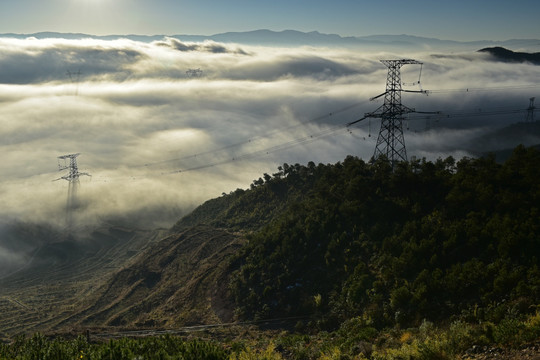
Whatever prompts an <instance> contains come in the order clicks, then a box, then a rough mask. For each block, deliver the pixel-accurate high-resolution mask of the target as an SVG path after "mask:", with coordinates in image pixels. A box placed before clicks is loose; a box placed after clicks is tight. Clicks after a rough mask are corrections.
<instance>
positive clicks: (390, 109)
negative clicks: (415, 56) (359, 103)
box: [347, 59, 438, 168]
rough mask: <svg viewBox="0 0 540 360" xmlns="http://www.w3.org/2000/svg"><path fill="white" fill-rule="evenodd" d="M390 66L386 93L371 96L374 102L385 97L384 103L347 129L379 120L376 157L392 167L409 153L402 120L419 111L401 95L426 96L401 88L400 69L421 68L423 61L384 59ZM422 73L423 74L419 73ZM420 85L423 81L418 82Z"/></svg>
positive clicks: (425, 92) (405, 158)
mask: <svg viewBox="0 0 540 360" xmlns="http://www.w3.org/2000/svg"><path fill="white" fill-rule="evenodd" d="M381 62H382V63H383V64H384V65H386V66H387V67H388V75H387V77H386V91H385V92H383V93H382V94H380V95H377V96H375V97H372V98H371V99H370V100H375V99H378V98H380V97H381V96H384V103H383V105H381V106H380V107H379V108H378V109H376V110H375V111H373V112H370V113H366V114H364V117H363V118H362V119H359V120H356V121H353V122H351V123H349V124H348V125H347V126H350V125H353V124H355V123H357V122H359V121H362V120H364V119H366V118H380V119H381V129H380V130H379V136H378V138H377V144H376V145H375V152H374V154H373V157H374V158H378V157H380V156H381V155H384V156H386V158H387V159H388V160H389V161H390V162H391V163H392V168H393V167H394V165H395V163H396V162H398V161H407V150H406V148H405V138H404V136H403V120H404V115H405V114H408V113H412V112H418V111H416V110H414V109H412V108H408V107H406V106H405V105H403V104H402V103H401V92H402V91H404V92H414V93H422V94H427V93H428V92H427V91H426V90H416V91H415V90H403V89H402V88H401V85H402V83H401V67H402V66H403V65H408V64H418V65H422V63H421V62H420V61H417V60H412V59H401V60H381ZM420 74H421V73H420ZM415 84H418V85H420V78H419V79H418V82H417V83H415ZM421 113H423V114H437V113H438V112H421Z"/></svg>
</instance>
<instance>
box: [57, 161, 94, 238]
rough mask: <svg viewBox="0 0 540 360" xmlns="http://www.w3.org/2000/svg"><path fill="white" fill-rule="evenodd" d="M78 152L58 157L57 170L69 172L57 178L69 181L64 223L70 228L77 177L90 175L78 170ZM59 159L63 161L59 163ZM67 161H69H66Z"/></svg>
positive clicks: (75, 201)
mask: <svg viewBox="0 0 540 360" xmlns="http://www.w3.org/2000/svg"><path fill="white" fill-rule="evenodd" d="M79 155H80V154H79V153H77V154H68V155H62V156H59V157H58V171H62V170H69V173H68V174H67V175H64V176H62V177H60V178H58V179H55V180H54V181H57V180H62V179H64V180H67V181H68V182H69V186H68V197H67V203H66V223H67V227H68V228H71V227H72V225H73V211H74V210H75V209H76V208H77V206H78V204H77V189H78V187H79V177H80V176H81V175H85V176H91V175H90V174H88V173H85V172H79V168H78V166H77V156H79ZM61 160H63V163H61ZM68 161H69V163H68Z"/></svg>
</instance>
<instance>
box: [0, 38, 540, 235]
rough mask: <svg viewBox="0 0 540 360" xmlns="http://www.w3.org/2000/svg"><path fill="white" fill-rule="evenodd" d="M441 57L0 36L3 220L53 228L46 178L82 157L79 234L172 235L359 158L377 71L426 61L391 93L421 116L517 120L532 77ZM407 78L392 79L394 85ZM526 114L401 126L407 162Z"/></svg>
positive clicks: (59, 209)
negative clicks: (213, 209) (270, 180)
mask: <svg viewBox="0 0 540 360" xmlns="http://www.w3.org/2000/svg"><path fill="white" fill-rule="evenodd" d="M453 51H454V52H453V53H448V54H444V53H438V54H430V53H403V52H391V51H380V52H375V51H373V50H369V51H367V50H366V51H362V50H361V49H359V48H355V49H347V48H318V47H301V48H291V47H288V48H279V47H253V46H245V45H236V44H222V43H216V42H212V41H206V42H201V43H190V42H183V41H181V40H179V39H175V38H167V37H165V38H163V39H162V40H160V41H155V42H151V43H144V42H137V41H132V40H126V39H118V40H108V41H107V40H96V39H83V40H66V39H39V40H38V39H35V38H28V39H9V38H0V121H1V123H2V126H1V127H0V148H1V153H2V160H1V161H0V184H1V187H0V203H1V204H2V206H1V207H0V219H2V221H10V220H22V221H29V222H49V223H56V224H58V225H60V226H63V225H62V224H63V223H64V222H65V218H66V213H65V212H66V199H67V192H68V182H67V181H65V180H62V179H61V180H58V181H53V180H55V179H58V178H60V177H61V176H64V175H66V174H67V170H63V171H58V162H57V161H58V159H57V157H58V156H60V155H65V154H73V153H80V155H79V156H78V157H77V162H78V166H79V171H81V172H85V173H89V174H91V175H92V176H91V177H89V176H81V178H80V187H79V189H78V193H77V196H78V200H79V209H78V211H77V212H76V214H75V221H76V222H77V223H78V224H84V225H91V224H97V223H100V222H103V221H106V222H115V221H117V222H122V223H125V224H128V223H130V224H132V225H133V226H135V225H136V226H139V227H147V228H148V227H157V226H163V227H170V226H171V225H172V224H173V223H174V221H176V220H178V218H180V217H181V216H182V215H185V214H186V213H188V212H189V211H190V210H192V209H193V208H194V207H195V206H197V205H199V204H201V203H202V202H204V201H205V200H207V199H210V198H213V197H217V196H220V195H221V194H222V193H228V192H230V191H234V190H235V189H237V188H248V187H249V185H250V183H251V182H252V180H254V179H257V178H259V177H260V176H262V174H263V173H270V174H271V173H272V172H276V169H277V167H278V166H279V165H281V164H283V163H302V164H305V163H307V162H308V161H313V162H315V163H321V162H322V163H335V162H337V161H340V160H343V159H344V158H345V157H346V156H347V155H349V154H350V155H354V156H359V157H361V158H363V159H365V160H366V161H368V160H369V159H370V158H371V156H372V155H373V151H374V147H375V142H376V138H377V133H378V129H379V120H377V119H372V120H371V121H368V120H366V121H363V122H361V123H359V124H358V126H355V127H351V128H350V129H346V128H345V127H344V126H343V125H344V124H346V123H348V122H351V121H354V120H357V119H359V118H362V117H363V116H364V113H366V112H370V111H374V110H375V109H377V108H378V107H379V106H381V105H382V98H379V99H378V100H375V101H369V98H370V97H373V96H376V95H378V94H380V93H382V92H384V91H385V81H386V76H387V68H386V67H385V66H384V65H383V64H382V63H381V62H380V61H379V60H380V59H401V58H414V59H417V60H420V61H423V62H424V65H423V66H422V73H421V85H420V86H419V85H418V84H416V85H414V86H412V85H411V86H405V87H404V88H407V89H410V90H420V89H432V90H438V91H433V92H432V93H431V94H429V95H427V96H426V95H425V94H412V93H403V98H402V100H403V103H404V104H405V105H407V106H408V107H411V108H415V109H417V110H421V111H443V113H444V114H450V113H460V112H461V113H469V112H471V111H485V110H486V109H492V110H493V109H495V110H496V109H499V110H504V109H514V108H517V109H520V108H521V109H525V108H526V107H527V105H528V100H529V97H531V96H535V95H537V93H538V91H539V88H538V87H536V88H535V87H534V86H533V87H531V86H529V85H530V84H539V83H540V71H539V67H538V66H534V65H531V64H509V63H502V62H496V61H493V59H491V58H490V57H489V55H487V54H481V53H476V52H470V51H467V52H463V53H459V52H455V49H453ZM190 69H200V70H201V71H202V74H200V76H191V75H190V74H189V73H188V70H190ZM419 74H420V67H419V66H418V65H407V66H404V67H403V68H402V80H403V82H405V83H406V84H407V83H411V84H412V83H414V82H417V80H418V78H419ZM524 85H527V86H524ZM464 89H470V91H466V90H465V91H464ZM535 92H536V94H535ZM539 98H540V97H539ZM523 116H524V115H523V114H514V115H505V116H496V117H491V118H482V117H471V118H468V117H463V116H462V117H453V118H444V117H443V116H442V115H441V116H437V115H433V116H429V117H428V116H426V115H423V116H419V115H417V116H416V117H415V116H412V115H411V118H410V120H408V121H407V123H406V131H405V141H406V144H407V152H408V155H409V156H416V157H419V158H421V157H426V158H427V159H429V160H434V159H436V158H439V157H443V158H444V157H446V156H450V155H452V156H454V157H456V158H460V157H463V156H470V155H472V154H471V152H470V149H471V148H472V146H471V143H472V142H474V141H475V139H476V138H477V137H479V136H481V135H482V134H485V133H486V132H487V131H490V130H493V129H495V128H497V127H500V126H504V125H507V124H510V123H512V122H516V121H522V120H523ZM426 129H429V130H428V131H426ZM514 145H515V144H500V146H501V148H502V147H505V146H514ZM489 150H493V149H489ZM62 164H63V163H62Z"/></svg>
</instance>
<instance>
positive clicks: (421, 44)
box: [0, 30, 540, 49]
mask: <svg viewBox="0 0 540 360" xmlns="http://www.w3.org/2000/svg"><path fill="white" fill-rule="evenodd" d="M166 36H168V37H173V38H177V39H180V40H182V41H194V42H202V41H205V40H212V41H217V42H223V43H240V44H250V45H269V46H271V45H276V46H302V45H312V46H316V45H321V46H362V47H380V46H381V45H384V46H385V47H391V48H394V47H395V48H408V49H428V48H429V49H437V48H441V49H448V48H459V47H467V48H468V49H475V48H476V49H477V48H479V47H482V46H484V47H486V46H506V47H527V46H536V47H537V46H538V44H539V43H540V41H539V40H537V39H512V40H507V41H501V42H494V41H471V42H460V41H451V40H440V39H435V38H425V37H418V36H411V35H371V36H357V37H353V36H348V37H342V36H339V35H336V34H322V33H319V32H317V31H313V32H307V33H306V32H301V31H295V30H284V31H271V30H254V31H247V32H227V33H221V34H215V35H188V34H183V35H134V34H128V35H105V36H97V35H89V34H80V33H57V32H39V33H33V34H13V33H7V34H0V37H10V38H19V39H24V38H28V37H35V38H37V39H44V38H64V39H84V38H93V39H104V40H112V39H118V38H127V39H131V40H136V41H142V42H151V41H156V40H161V39H163V38H164V37H166Z"/></svg>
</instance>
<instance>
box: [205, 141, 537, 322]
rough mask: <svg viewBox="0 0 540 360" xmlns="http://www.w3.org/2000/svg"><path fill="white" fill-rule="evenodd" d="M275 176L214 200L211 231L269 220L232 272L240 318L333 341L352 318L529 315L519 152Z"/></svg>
mask: <svg viewBox="0 0 540 360" xmlns="http://www.w3.org/2000/svg"><path fill="white" fill-rule="evenodd" d="M279 170H280V171H279V172H278V173H277V174H274V175H273V176H265V179H259V180H256V181H255V182H254V183H253V185H252V188H251V189H250V190H247V191H242V190H237V191H236V192H234V193H231V194H229V195H225V196H223V197H222V198H220V199H219V200H216V201H221V202H222V203H226V204H227V206H225V207H217V208H219V209H220V212H215V213H214V214H213V215H212V217H211V218H212V219H213V221H214V222H215V223H221V224H223V225H226V224H227V223H228V224H231V223H232V224H242V223H245V222H246V221H248V220H249V219H250V217H251V218H252V219H255V220H257V221H258V222H252V224H253V223H255V224H261V225H260V226H262V224H264V222H263V221H261V219H265V218H272V221H270V222H267V223H266V225H265V226H263V227H262V228H261V229H260V230H259V231H254V232H252V233H251V235H250V236H249V242H248V244H247V245H246V246H245V247H244V248H243V250H242V251H241V253H239V254H238V256H237V257H236V259H235V264H236V266H237V269H238V270H237V271H236V273H235V274H234V276H233V278H232V282H231V291H232V293H233V295H234V297H235V300H236V303H237V306H238V308H237V313H238V315H239V316H240V317H241V318H248V319H249V318H275V317H283V316H292V315H315V319H316V320H317V321H318V326H319V327H321V328H324V329H333V328H335V327H337V325H338V324H340V323H341V322H343V321H344V320H346V319H349V318H352V317H355V316H362V317H363V318H364V319H367V320H368V321H369V322H370V323H371V324H373V326H374V327H376V328H382V327H386V326H394V325H399V326H411V325H417V326H418V325H420V324H421V322H422V321H423V320H424V319H427V320H430V321H435V322H440V321H446V320H448V319H452V318H455V317H456V316H460V317H461V318H466V319H468V320H473V321H486V320H489V321H495V322H499V321H501V320H503V319H504V318H506V317H507V316H508V315H509V314H514V315H515V316H517V314H527V313H531V312H534V310H535V306H536V305H538V303H539V299H540V269H539V267H538V264H539V263H538V257H539V249H540V238H539V234H540V231H539V230H540V229H539V228H540V221H539V220H540V212H539V211H540V182H539V181H538V179H539V178H540V152H538V150H536V149H534V148H524V147H518V148H516V150H515V151H514V153H513V155H512V156H511V157H510V158H509V159H508V160H507V161H506V162H505V163H504V164H498V163H496V162H495V160H494V158H493V157H485V158H479V159H470V158H465V159H462V160H460V161H458V162H455V161H454V159H452V158H447V159H444V160H443V159H440V160H437V161H435V162H428V161H424V160H421V161H420V160H415V161H410V162H404V163H399V164H397V165H396V167H395V169H394V170H393V169H392V167H391V164H390V163H389V162H388V161H385V160H384V159H379V160H377V161H374V162H370V163H366V162H364V161H362V160H360V159H358V158H355V157H347V158H346V159H345V160H344V161H343V162H340V163H337V164H334V165H323V164H319V165H315V164H314V163H309V164H308V165H307V166H301V165H298V164H297V165H294V166H289V165H287V164H285V165H284V166H283V167H280V169H279ZM275 203H280V204H281V205H280V207H279V211H278V212H276V210H275V209H276V208H275V207H274V204H275ZM238 209H243V210H241V211H240V210H238ZM199 211H200V212H204V211H205V209H204V207H201V209H199ZM269 213H271V214H272V216H271V217H269V216H268V215H267V214H269ZM220 214H221V215H220ZM252 228H257V226H252Z"/></svg>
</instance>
